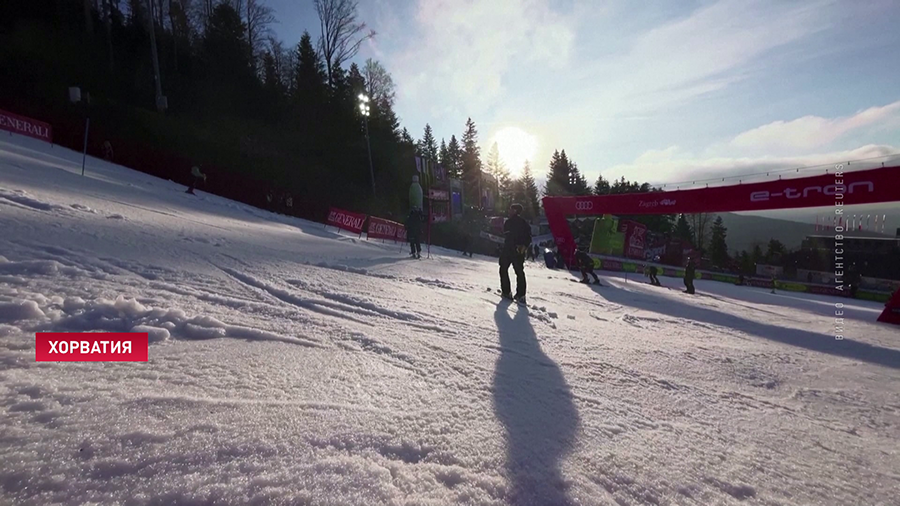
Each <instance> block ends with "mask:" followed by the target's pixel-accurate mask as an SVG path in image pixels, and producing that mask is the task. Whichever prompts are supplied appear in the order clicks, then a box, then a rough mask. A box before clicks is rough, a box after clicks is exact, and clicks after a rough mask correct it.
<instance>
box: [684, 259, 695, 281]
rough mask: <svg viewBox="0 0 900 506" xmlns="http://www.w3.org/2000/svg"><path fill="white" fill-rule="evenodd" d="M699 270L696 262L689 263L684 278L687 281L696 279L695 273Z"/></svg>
mask: <svg viewBox="0 0 900 506" xmlns="http://www.w3.org/2000/svg"><path fill="white" fill-rule="evenodd" d="M696 269H697V266H695V265H694V262H693V261H691V262H688V264H687V267H685V268H684V277H685V278H686V279H694V271H695V270H696Z"/></svg>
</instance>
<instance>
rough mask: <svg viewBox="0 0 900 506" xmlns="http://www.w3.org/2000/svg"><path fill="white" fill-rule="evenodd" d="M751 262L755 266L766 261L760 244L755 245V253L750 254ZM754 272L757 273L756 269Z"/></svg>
mask: <svg viewBox="0 0 900 506" xmlns="http://www.w3.org/2000/svg"><path fill="white" fill-rule="evenodd" d="M750 260H751V261H752V262H753V265H754V266H755V265H756V264H758V263H760V262H762V261H763V260H764V257H763V252H762V248H761V247H760V246H759V243H757V244H754V245H753V252H752V253H750ZM753 272H754V273H755V272H756V268H754V269H753Z"/></svg>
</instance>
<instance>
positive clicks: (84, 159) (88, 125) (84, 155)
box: [81, 118, 91, 176]
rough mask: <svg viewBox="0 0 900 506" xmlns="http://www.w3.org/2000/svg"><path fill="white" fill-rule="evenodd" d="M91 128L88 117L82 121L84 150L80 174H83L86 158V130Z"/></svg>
mask: <svg viewBox="0 0 900 506" xmlns="http://www.w3.org/2000/svg"><path fill="white" fill-rule="evenodd" d="M90 128H91V118H88V119H87V121H86V122H85V123H84V152H83V153H82V155H81V175H82V176H83V175H84V163H85V161H86V160H87V141H88V130H89V129H90Z"/></svg>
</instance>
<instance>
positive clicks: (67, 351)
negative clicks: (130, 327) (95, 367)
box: [34, 332, 150, 362]
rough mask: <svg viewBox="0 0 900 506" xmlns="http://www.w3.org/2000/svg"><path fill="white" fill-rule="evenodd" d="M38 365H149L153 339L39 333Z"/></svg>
mask: <svg viewBox="0 0 900 506" xmlns="http://www.w3.org/2000/svg"><path fill="white" fill-rule="evenodd" d="M34 343H35V350H34V353H35V361H37V362H147V360H148V356H149V354H150V336H149V334H147V333H146V332H131V333H126V332H113V333H108V332H104V333H97V332H86V333H77V332H38V333H37V334H35V341H34Z"/></svg>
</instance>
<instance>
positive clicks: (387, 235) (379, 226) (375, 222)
mask: <svg viewBox="0 0 900 506" xmlns="http://www.w3.org/2000/svg"><path fill="white" fill-rule="evenodd" d="M402 228H404V227H403V225H401V224H399V223H397V222H396V221H390V220H385V219H383V218H376V217H374V216H371V217H369V230H368V231H367V232H366V239H387V240H389V241H397V240H399V239H400V237H399V236H400V229H402ZM403 240H404V241H405V240H406V239H405V238H404V239H403Z"/></svg>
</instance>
